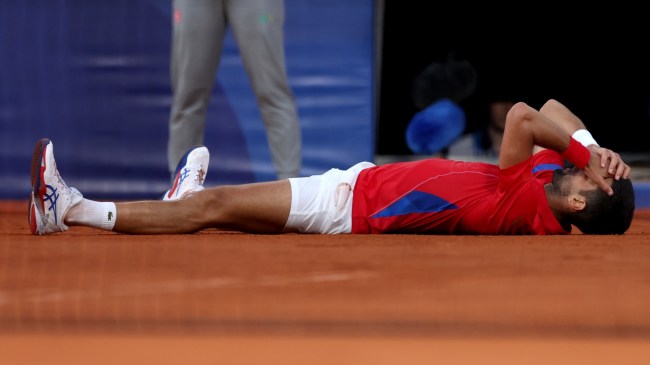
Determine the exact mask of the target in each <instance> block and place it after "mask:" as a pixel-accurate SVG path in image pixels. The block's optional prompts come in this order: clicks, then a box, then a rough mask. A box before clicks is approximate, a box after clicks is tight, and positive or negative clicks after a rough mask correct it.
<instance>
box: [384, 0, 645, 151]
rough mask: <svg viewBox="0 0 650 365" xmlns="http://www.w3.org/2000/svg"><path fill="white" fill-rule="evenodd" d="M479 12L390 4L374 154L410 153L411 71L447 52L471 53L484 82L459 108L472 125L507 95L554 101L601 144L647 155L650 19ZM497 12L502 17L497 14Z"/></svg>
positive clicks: (620, 14) (595, 12)
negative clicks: (649, 23) (407, 138)
mask: <svg viewBox="0 0 650 365" xmlns="http://www.w3.org/2000/svg"><path fill="white" fill-rule="evenodd" d="M564 11H566V9H563V8H561V9H535V8H534V7H532V6H531V7H530V8H528V9H526V10H522V9H518V8H510V9H496V8H489V9H479V8H477V7H476V6H475V5H473V4H465V3H459V4H457V5H455V6H449V5H444V6H438V5H436V6H435V7H434V8H432V5H431V4H428V3H426V2H424V3H422V4H417V5H415V4H409V5H408V6H406V5H404V3H402V4H400V3H399V2H395V1H387V2H386V4H385V12H384V24H383V40H382V43H383V44H382V60H381V62H382V71H381V83H380V84H381V87H380V90H381V91H380V98H379V100H380V105H379V109H378V113H379V118H378V119H379V123H378V126H377V154H379V155H403V154H404V155H408V154H411V152H410V150H409V149H408V147H407V145H406V142H405V139H404V137H403V136H404V132H405V130H406V126H407V125H408V122H409V121H410V119H411V117H412V116H413V115H414V114H415V113H416V112H417V111H418V109H417V108H416V107H415V105H414V104H413V101H412V98H411V84H412V82H413V80H414V78H415V77H416V76H417V75H418V74H419V73H420V72H421V71H422V70H423V69H424V68H425V67H426V66H427V65H429V64H430V63H431V62H434V61H435V62H441V61H444V60H445V59H446V57H447V55H448V53H449V52H453V53H454V54H455V55H456V57H459V58H466V59H468V60H469V61H470V62H471V63H472V65H473V66H474V67H475V68H476V70H477V72H478V84H477V88H476V91H475V92H474V94H472V96H471V97H469V98H467V99H465V100H463V101H462V102H461V106H462V107H463V108H464V110H465V112H466V116H467V124H468V125H467V130H466V131H467V132H469V131H471V130H473V129H475V128H478V127H479V126H480V125H481V123H485V122H486V118H487V116H486V114H485V113H486V112H487V109H486V108H487V104H488V102H490V101H492V100H498V99H504V98H511V99H514V100H515V101H519V100H521V101H525V102H527V103H528V104H530V105H531V106H533V107H536V108H539V107H541V105H542V104H543V102H544V101H546V100H547V99H549V98H555V99H557V100H559V101H560V102H562V103H564V104H565V105H567V106H568V107H569V108H570V109H572V110H573V111H574V112H575V113H576V114H577V115H578V116H579V117H580V118H581V119H582V120H583V121H584V122H585V124H586V125H587V127H588V128H589V129H590V130H591V131H592V134H593V135H594V136H595V138H596V139H597V141H598V142H599V143H600V144H601V145H602V146H606V147H608V148H612V149H614V150H616V151H618V152H621V153H624V152H633V153H635V152H644V153H645V152H648V151H650V144H649V143H648V142H647V139H648V138H647V132H645V130H646V129H647V128H648V125H649V121H650V118H649V100H650V88H649V85H650V77H649V75H650V69H649V67H650V65H649V56H648V50H647V45H648V42H647V41H648V35H649V34H650V33H649V30H648V25H647V23H648V22H647V20H644V19H637V18H641V17H642V16H643V14H645V12H643V11H642V10H641V9H634V8H623V7H622V6H620V7H618V8H593V7H591V8H590V9H579V11H578V12H577V13H574V14H565V13H563V12H564ZM495 14H497V15H495Z"/></svg>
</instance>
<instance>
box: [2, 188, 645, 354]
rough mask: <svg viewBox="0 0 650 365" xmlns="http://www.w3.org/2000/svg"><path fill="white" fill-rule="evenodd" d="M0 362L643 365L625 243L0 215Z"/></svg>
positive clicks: (641, 301)
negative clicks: (43, 232)
mask: <svg viewBox="0 0 650 365" xmlns="http://www.w3.org/2000/svg"><path fill="white" fill-rule="evenodd" d="M0 214H1V219H0V237H1V240H2V245H0V363H1V364H3V365H10V364H68V365H74V364H355V365H360V364H434V363H435V364H468V363H472V364H474V363H475V364H590V365H593V364H626V365H627V364H649V363H650V235H649V233H650V210H648V209H639V210H637V215H636V216H635V219H634V221H633V223H632V227H631V228H630V230H629V231H628V232H627V233H626V234H625V235H623V236H602V237H601V236H585V235H582V234H579V233H576V234H573V235H570V236H550V237H543V236H518V237H513V236H425V235H382V236H372V235H340V236H327V235H250V234H241V233H237V232H217V231H212V230H207V231H203V232H201V233H198V234H192V235H173V236H129V235H118V234H114V233H108V232H103V231H98V230H93V229H90V228H78V227H73V228H72V229H71V230H70V231H68V232H66V233H60V234H54V235H50V236H45V237H37V236H32V235H31V234H30V232H29V228H28V225H27V221H26V203H25V202H22V201H19V202H12V201H5V202H1V203H0Z"/></svg>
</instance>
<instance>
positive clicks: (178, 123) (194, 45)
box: [167, 0, 227, 174]
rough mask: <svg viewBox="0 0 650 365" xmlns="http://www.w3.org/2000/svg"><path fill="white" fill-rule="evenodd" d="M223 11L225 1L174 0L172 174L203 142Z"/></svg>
mask: <svg viewBox="0 0 650 365" xmlns="http://www.w3.org/2000/svg"><path fill="white" fill-rule="evenodd" d="M223 9H224V8H223V1H222V0H174V9H173V10H174V14H173V18H174V19H173V34H172V50H171V82H172V90H173V96H174V100H173V104H172V108H171V113H170V117H169V140H168V145H167V158H168V164H169V172H170V174H173V173H174V169H175V167H176V164H177V163H178V161H179V160H180V159H181V157H182V156H183V154H184V153H185V151H187V150H188V148H190V147H192V146H194V145H199V144H203V141H204V132H205V114H206V111H207V108H208V103H209V102H210V96H211V93H212V88H213V85H214V82H215V76H216V70H217V68H218V66H219V60H220V56H221V47H222V44H223V38H224V35H225V32H226V26H227V24H226V19H225V15H224V10H223Z"/></svg>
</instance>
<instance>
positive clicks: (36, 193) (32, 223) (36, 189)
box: [27, 138, 50, 234]
mask: <svg viewBox="0 0 650 365" xmlns="http://www.w3.org/2000/svg"><path fill="white" fill-rule="evenodd" d="M49 145H50V140H49V139H47V138H43V139H41V140H39V141H38V142H37V143H36V146H35V147H34V153H33V154H32V164H31V178H32V192H31V194H30V198H29V202H28V206H27V219H28V221H29V228H30V230H31V231H32V234H38V232H37V229H38V224H37V222H36V219H37V218H38V216H39V215H40V216H42V215H43V211H44V209H45V208H44V207H43V199H40V197H42V196H43V195H44V194H45V193H46V190H47V187H46V186H45V184H43V173H44V172H45V167H46V166H43V167H42V166H41V164H42V161H43V154H44V153H45V151H46V149H47V146H49ZM37 197H38V199H37ZM37 209H38V212H36V210H37ZM39 213H40V214H39Z"/></svg>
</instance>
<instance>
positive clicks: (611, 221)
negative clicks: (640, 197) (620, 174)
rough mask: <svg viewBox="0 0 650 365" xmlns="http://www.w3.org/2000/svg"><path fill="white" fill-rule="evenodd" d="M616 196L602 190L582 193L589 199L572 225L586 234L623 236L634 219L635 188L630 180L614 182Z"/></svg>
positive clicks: (575, 216) (574, 217) (576, 215)
mask: <svg viewBox="0 0 650 365" xmlns="http://www.w3.org/2000/svg"><path fill="white" fill-rule="evenodd" d="M612 190H614V195H612V196H609V195H607V193H605V192H604V191H603V190H602V189H600V188H596V189H594V190H590V191H582V192H580V193H581V194H582V195H584V196H585V198H586V199H587V206H586V207H585V209H583V210H581V211H580V212H577V213H576V214H575V215H574V216H573V218H572V222H571V223H572V224H573V225H574V226H576V227H578V229H580V231H582V233H585V234H623V233H625V231H627V229H628V228H630V224H631V223H632V218H633V217H634V188H633V186H632V182H631V181H630V180H629V179H620V180H614V182H613V183H612Z"/></svg>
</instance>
